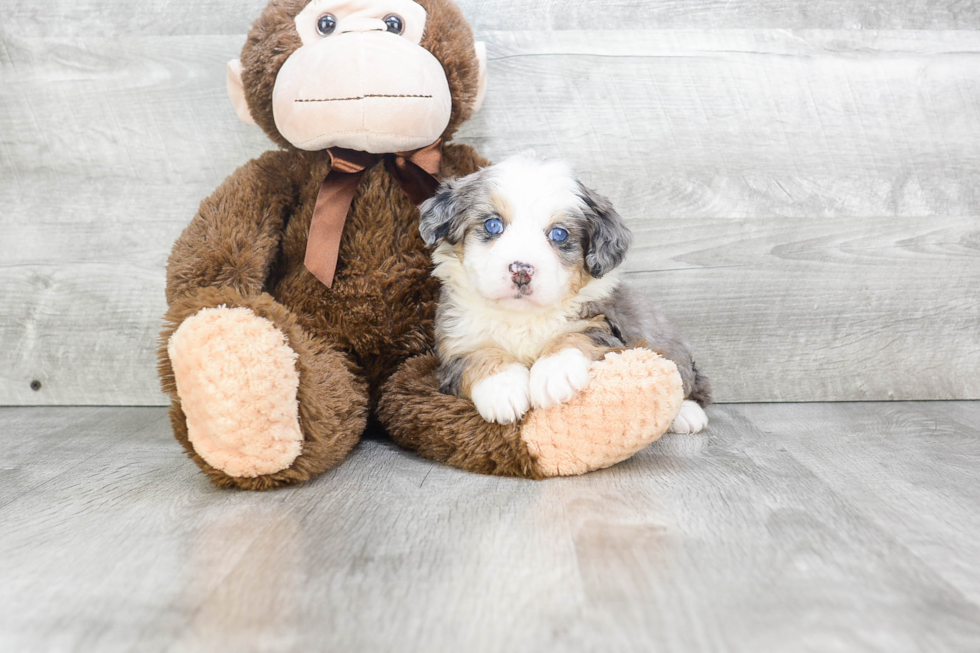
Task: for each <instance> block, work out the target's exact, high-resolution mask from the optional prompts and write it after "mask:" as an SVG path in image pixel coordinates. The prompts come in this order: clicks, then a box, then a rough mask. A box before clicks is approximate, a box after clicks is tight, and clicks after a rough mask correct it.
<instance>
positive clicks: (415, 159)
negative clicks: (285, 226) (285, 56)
mask: <svg viewBox="0 0 980 653" xmlns="http://www.w3.org/2000/svg"><path fill="white" fill-rule="evenodd" d="M328 152H329V153H330V172H329V173H327V178H326V179H324V180H323V184H321V185H320V193H319V195H317V198H316V207H315V208H314V209H313V221H312V222H311V223H310V235H309V237H308V238H307V242H306V260H305V261H304V263H305V265H306V269H308V270H309V271H310V272H312V273H313V276H315V277H316V278H317V279H319V280H320V281H322V282H323V283H324V285H326V286H327V287H328V288H329V287H330V286H331V285H333V276H334V273H335V272H336V271H337V257H338V256H339V254H340V238H341V236H342V235H343V233H344V223H345V222H347V212H348V211H349V210H350V205H351V202H352V201H353V200H354V193H355V191H357V186H358V184H360V183H361V177H363V176H364V172H365V171H366V170H368V169H369V168H371V167H372V166H373V165H374V164H376V163H377V162H378V161H381V160H382V159H383V160H384V163H385V168H386V169H387V170H388V173H389V174H390V175H391V176H392V177H393V178H394V180H395V181H396V182H397V183H398V185H399V186H400V187H401V189H402V190H403V191H405V194H406V195H408V197H409V199H411V200H412V201H413V202H415V203H416V204H421V203H422V202H424V201H425V200H427V199H429V198H430V197H432V196H433V195H434V194H435V192H436V188H437V187H438V186H439V181H438V180H437V179H436V176H437V175H438V174H439V170H440V167H441V164H442V139H440V140H438V141H436V142H435V143H433V144H432V145H429V146H428V147H423V148H421V149H418V150H412V151H411V152H396V153H394V154H370V153H368V152H358V151H356V150H345V149H342V148H338V147H334V148H330V150H328Z"/></svg>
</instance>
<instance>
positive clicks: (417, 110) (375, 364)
mask: <svg viewBox="0 0 980 653" xmlns="http://www.w3.org/2000/svg"><path fill="white" fill-rule="evenodd" d="M485 88H486V55H485V49H484V48H483V46H482V44H479V43H475V42H474V40H473V34H472V31H471V29H470V27H469V25H468V24H467V22H466V20H465V19H464V18H463V16H462V14H461V12H460V10H459V9H458V7H456V6H455V5H454V4H453V3H452V2H451V1H450V0H417V1H412V0H271V2H270V3H269V4H268V6H267V7H266V8H265V10H264V11H263V13H262V15H261V16H260V17H259V19H258V20H257V21H256V22H255V24H254V25H253V26H252V28H251V31H250V33H249V35H248V40H247V42H246V44H245V46H244V48H243V50H242V55H241V60H240V61H234V62H232V63H230V64H229V67H228V90H229V93H230V95H231V98H232V101H233V103H234V105H235V108H236V110H237V112H238V115H239V117H240V118H241V119H242V120H244V121H246V122H248V123H252V124H256V125H258V126H259V127H260V128H262V129H263V130H264V131H265V133H266V134H267V135H268V136H269V137H270V138H271V139H272V140H273V142H275V143H276V144H277V145H278V146H279V149H277V150H274V151H270V152H266V153H265V154H263V155H262V156H260V157H259V158H257V159H255V160H253V161H250V162H249V163H247V164H245V165H244V166H243V167H242V168H240V169H239V170H238V171H237V172H235V173H234V174H232V175H231V176H230V177H229V178H228V179H227V180H226V181H225V182H224V183H223V184H222V185H221V186H220V187H219V188H218V189H217V190H216V191H215V193H214V194H213V195H211V197H209V198H207V199H206V200H204V202H202V204H201V206H200V209H199V211H198V213H197V215H196V216H195V217H194V219H193V221H192V222H191V223H190V225H189V226H188V227H187V228H186V229H185V230H184V232H183V234H182V235H181V236H180V238H179V239H178V240H177V242H176V243H175V244H174V247H173V251H172V253H171V256H170V259H169V262H168V266H167V302H168V306H169V310H168V312H167V314H166V317H165V325H164V330H163V332H162V334H161V346H160V352H159V359H160V366H159V367H160V377H161V382H162V386H163V389H164V392H166V393H167V394H168V395H169V397H170V399H171V400H172V406H171V410H170V418H171V421H172V424H173V430H174V435H175V436H176V438H177V440H178V441H180V443H181V444H182V445H183V446H184V448H185V449H186V451H187V453H188V454H189V455H190V457H191V458H192V459H193V460H194V462H195V463H196V464H197V465H198V466H200V468H201V469H202V470H204V472H205V473H207V475H208V476H209V477H210V479H211V480H212V481H213V482H214V483H215V484H216V485H218V486H221V487H238V488H244V489H252V490H264V489H269V488H274V487H278V486H282V485H287V484H291V483H297V482H302V481H305V480H308V479H310V478H313V477H315V476H316V475H318V474H320V473H321V472H323V471H325V470H328V469H330V468H331V467H333V466H334V465H336V464H338V463H339V462H340V461H342V460H343V459H344V457H345V456H346V455H347V454H348V453H349V452H350V451H351V449H353V447H354V446H355V445H356V444H357V442H358V440H359V438H360V437H361V434H362V433H363V432H364V430H365V427H366V424H367V421H368V419H369V417H370V416H371V415H374V416H375V417H376V418H377V419H378V420H379V421H380V423H381V424H382V425H383V426H384V427H385V429H386V430H387V431H388V433H389V434H390V435H391V437H392V438H393V439H394V440H395V441H396V442H398V443H399V444H401V445H403V446H405V447H408V448H410V449H413V450H414V451H416V452H418V453H419V454H420V455H422V456H424V457H427V458H430V459H433V460H437V461H441V462H445V463H448V464H450V465H454V466H456V467H459V468H462V469H466V470H470V471H474V472H481V473H486V474H499V475H509V476H521V477H526V478H544V477H549V476H558V475H569V474H581V473H583V472H586V471H589V470H593V469H598V468H602V467H606V466H609V465H612V464H614V463H616V462H619V461H620V460H623V459H625V458H627V457H629V456H630V455H632V454H633V453H635V452H636V451H638V450H639V449H641V448H643V447H644V446H646V445H647V444H648V443H649V442H651V441H652V440H654V439H656V438H657V437H659V436H660V435H661V434H662V433H664V432H665V431H666V430H667V428H668V426H669V425H670V423H671V420H672V419H673V418H674V416H675V415H676V414H677V411H678V409H679V406H680V404H681V401H682V398H683V390H682V382H681V379H680V376H679V375H678V372H677V369H676V367H675V366H674V364H673V363H671V362H670V361H667V360H665V359H662V358H661V357H659V356H658V355H657V354H655V353H653V352H650V351H647V350H644V349H629V350H624V351H619V352H615V353H611V354H609V355H608V356H607V357H606V358H605V359H604V360H602V361H599V362H598V363H596V364H594V366H593V369H592V372H591V383H590V386H589V387H588V388H587V389H586V390H585V391H584V392H583V393H582V394H580V395H579V396H578V397H577V398H576V399H574V400H572V401H571V402H569V403H567V404H563V405H561V406H556V407H554V408H550V409H547V410H543V411H536V412H531V413H529V414H528V415H527V416H525V418H524V420H523V421H522V422H520V423H517V424H509V425H501V424H495V423H488V422H485V421H484V420H483V419H482V418H481V417H480V415H479V414H478V413H477V411H476V409H475V407H474V406H473V404H472V403H470V402H469V401H466V400H463V399H460V398H457V397H454V396H450V395H445V394H442V393H440V392H439V388H438V383H437V381H436V378H435V369H436V365H437V363H436V360H435V358H434V357H433V356H432V355H431V352H432V348H433V342H432V337H433V336H432V322H433V316H434V313H435V308H436V300H437V297H438V293H439V284H438V281H437V280H435V279H433V278H432V277H431V276H430V271H431V263H430V259H429V253H428V252H427V251H426V248H425V245H424V243H423V240H422V238H421V236H420V234H419V213H418V209H417V205H418V204H419V203H421V202H422V201H424V200H425V199H427V198H429V197H431V196H432V194H433V193H434V192H435V189H436V186H437V185H438V183H439V180H441V179H443V178H450V177H456V176H462V175H466V174H469V173H472V172H475V171H476V170H477V169H478V168H480V167H482V166H485V165H487V164H488V162H487V161H485V160H484V159H482V158H481V157H480V156H479V155H478V154H477V153H476V152H475V151H474V150H473V149H472V148H470V147H468V146H466V145H460V144H454V143H452V142H451V141H452V137H453V134H454V133H455V132H456V130H457V129H458V128H459V126H460V125H461V124H462V123H463V122H465V121H466V120H467V119H468V118H469V117H470V116H471V115H472V114H473V112H474V111H476V110H477V108H478V106H479V104H480V102H481V100H482V97H483V93H484V89H485Z"/></svg>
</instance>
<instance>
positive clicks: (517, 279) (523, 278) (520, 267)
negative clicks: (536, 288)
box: [510, 261, 534, 286]
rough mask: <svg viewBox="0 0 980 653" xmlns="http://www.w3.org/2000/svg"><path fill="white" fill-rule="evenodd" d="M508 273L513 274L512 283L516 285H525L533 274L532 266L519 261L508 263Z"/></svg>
mask: <svg viewBox="0 0 980 653" xmlns="http://www.w3.org/2000/svg"><path fill="white" fill-rule="evenodd" d="M510 273H511V274H512V275H513V278H514V283H516V284H517V285H518V286H526V285H527V284H529V283H531V277H532V276H533V275H534V266H533V265H529V264H527V263H521V262H520V261H514V262H513V263H511V264H510Z"/></svg>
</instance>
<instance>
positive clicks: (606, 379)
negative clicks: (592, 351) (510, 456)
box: [521, 349, 684, 476]
mask: <svg viewBox="0 0 980 653" xmlns="http://www.w3.org/2000/svg"><path fill="white" fill-rule="evenodd" d="M590 377H591V378H590V381H589V386H588V387H587V388H586V389H585V390H584V391H583V392H582V393H581V394H579V395H578V396H577V397H575V398H574V399H572V400H571V401H569V402H568V403H565V404H562V405H559V406H555V407H553V408H548V409H546V410H536V411H532V412H531V413H530V414H528V416H527V417H526V418H525V420H524V423H523V426H522V428H521V438H522V439H523V440H524V442H525V443H527V447H528V450H529V451H530V453H531V455H532V456H534V457H536V458H537V465H538V467H539V469H540V471H541V473H542V474H544V475H545V476H574V475H576V474H584V473H586V472H589V471H592V470H596V469H602V468H604V467H609V466H610V465H615V464H616V463H618V462H621V461H623V460H626V459H627V458H629V457H630V456H632V455H633V454H635V453H636V452H637V451H640V450H641V449H643V448H644V447H646V446H647V445H648V444H650V443H651V442H653V441H655V440H657V439H658V438H660V436H661V435H663V434H664V433H666V432H667V429H668V428H670V424H671V422H672V421H673V420H674V417H676V416H677V413H678V411H679V410H680V407H681V403H682V402H683V400H684V388H683V384H682V383H681V378H680V375H679V374H678V373H677V366H676V365H674V363H673V362H671V361H669V360H666V359H664V358H661V357H660V356H658V355H657V354H655V353H654V352H652V351H649V350H647V349H630V350H626V351H623V352H619V353H612V354H608V355H607V356H606V357H605V358H604V359H603V360H601V361H598V362H596V363H594V364H593V365H592V369H591V371H590Z"/></svg>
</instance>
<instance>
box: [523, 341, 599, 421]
mask: <svg viewBox="0 0 980 653" xmlns="http://www.w3.org/2000/svg"><path fill="white" fill-rule="evenodd" d="M591 365H592V361H590V360H589V358H588V357H587V356H586V355H585V354H583V353H582V352H581V351H579V350H578V349H575V348H574V347H570V348H568V349H563V350H561V351H560V352H558V353H557V354H555V355H554V356H548V357H546V358H539V359H538V361H537V362H536V363H535V364H534V365H533V366H532V367H531V385H530V387H531V405H532V406H534V407H535V408H551V407H552V406H557V405H558V404H563V403H565V402H566V401H570V400H571V399H572V398H573V397H575V395H577V394H578V393H579V392H581V391H582V390H585V387H586V386H587V385H589V367H590V366H591Z"/></svg>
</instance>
